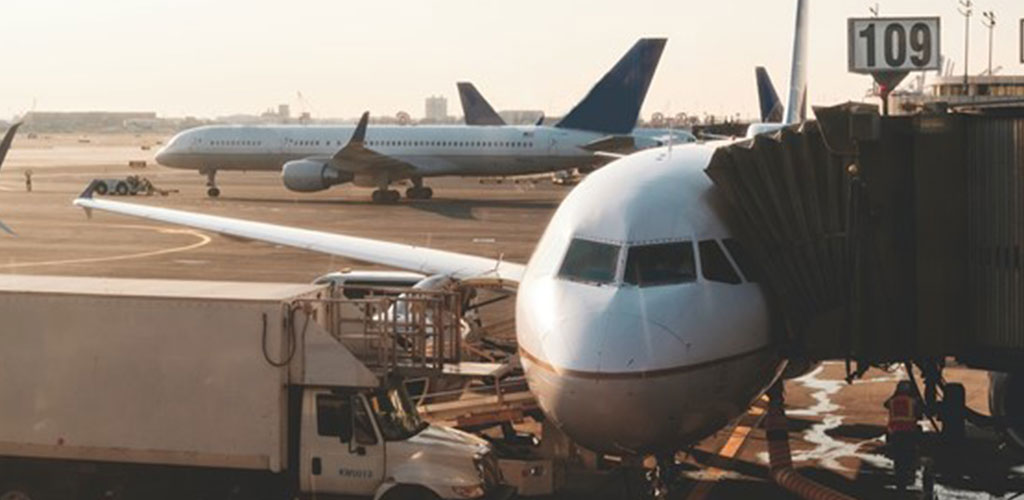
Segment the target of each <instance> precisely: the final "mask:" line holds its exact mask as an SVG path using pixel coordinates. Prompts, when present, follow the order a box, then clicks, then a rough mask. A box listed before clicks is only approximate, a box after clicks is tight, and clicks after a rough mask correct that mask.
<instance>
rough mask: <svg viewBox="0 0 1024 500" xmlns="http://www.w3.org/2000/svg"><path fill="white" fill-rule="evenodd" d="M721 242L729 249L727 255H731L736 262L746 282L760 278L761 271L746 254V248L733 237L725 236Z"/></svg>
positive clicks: (754, 281)
mask: <svg viewBox="0 0 1024 500" xmlns="http://www.w3.org/2000/svg"><path fill="white" fill-rule="evenodd" d="M722 244H724V245H725V249H726V250H728V251H729V255H731V256H732V260H733V261H734V262H736V265H737V266H740V272H742V273H743V277H744V278H746V279H747V281H748V282H751V283H756V282H758V281H760V280H761V272H760V270H759V269H758V268H757V265H756V264H754V261H753V260H752V259H751V258H750V255H749V254H747V250H746V249H745V248H743V245H740V242H739V241H737V240H736V239H733V238H726V239H724V240H722Z"/></svg>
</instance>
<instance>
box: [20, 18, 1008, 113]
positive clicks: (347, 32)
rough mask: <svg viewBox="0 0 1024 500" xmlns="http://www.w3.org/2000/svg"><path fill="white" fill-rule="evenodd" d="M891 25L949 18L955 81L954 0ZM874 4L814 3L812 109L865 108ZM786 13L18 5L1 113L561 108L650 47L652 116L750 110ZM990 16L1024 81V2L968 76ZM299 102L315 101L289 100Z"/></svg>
mask: <svg viewBox="0 0 1024 500" xmlns="http://www.w3.org/2000/svg"><path fill="white" fill-rule="evenodd" d="M879 3H880V7H881V11H882V15H883V16H896V15H940V16H941V17H942V35H943V36H942V51H943V53H944V54H945V55H946V56H948V57H952V58H953V59H955V60H956V61H957V72H960V71H962V68H963V66H962V60H963V30H964V25H963V18H962V17H961V16H960V15H959V14H958V13H957V4H956V0H888V1H880V2H879ZM873 4H874V2H868V1H851V0H812V2H811V13H810V22H811V26H812V29H811V33H810V72H809V76H810V78H809V81H810V98H811V101H812V102H814V103H822V102H835V101H840V100H846V99H857V98H860V97H862V96H863V95H864V91H865V90H866V89H867V88H868V87H869V86H870V80H869V78H868V77H865V76H860V75H851V74H848V73H847V72H846V18H847V17H850V16H858V17H864V16H867V15H868V7H869V6H870V5H873ZM794 6H795V1H793V0H719V1H711V2H700V3H698V2H695V1H687V0H665V1H660V0H659V1H644V0H640V1H623V0H588V1H585V2H584V1H578V2H569V1H552V0H511V1H509V0H506V1H495V0H408V1H394V0H370V1H338V0H323V1H321V0H290V1H264V0H247V1H242V0H237V1H236V0H202V1H200V0H173V1H170V0H168V1H164V0H132V1H124V0H116V1H115V0H10V1H9V2H5V5H4V9H3V15H2V16H0V47H2V50H3V59H2V60H3V61H4V71H3V76H2V77H0V117H9V116H10V115H13V114H15V113H20V112H23V111H26V110H29V109H31V108H32V105H33V102H35V103H36V104H35V106H36V109H38V110H154V111H157V112H158V113H160V114H161V115H164V116H184V115H192V116H200V117H212V116H217V115H223V114H229V113H240V112H244V113H258V112H260V111H263V110H264V109H266V108H268V107H271V106H273V105H276V104H277V103H289V104H291V105H292V108H293V111H295V112H298V111H302V110H304V109H305V110H308V111H311V112H312V113H313V115H314V116H317V117H328V116H334V117H352V116H356V115H358V114H359V113H361V112H362V111H364V110H370V111H371V113H373V114H375V115H382V114H387V115H393V114H394V113H395V112H397V111H399V110H405V111H408V112H410V113H411V114H412V115H413V116H421V115H422V114H423V99H424V97H426V96H427V95H431V94H441V95H445V96H447V97H448V99H449V113H451V114H460V112H459V109H458V97H457V94H456V92H455V81H456V80H460V79H468V80H472V81H474V82H475V83H476V84H477V86H478V87H479V88H480V89H481V91H482V92H483V93H484V95H485V96H487V97H488V99H489V100H490V101H491V102H492V104H493V105H494V106H495V108H497V109H513V108H515V109H538V108H540V109H543V110H545V111H546V112H547V113H548V114H549V115H556V114H561V113H564V112H565V111H567V110H568V109H569V108H570V107H571V106H572V105H573V104H575V102H576V101H577V100H578V99H579V98H580V97H581V96H582V95H583V94H584V93H585V92H586V91H587V90H588V89H589V88H590V86H591V85H592V84H593V83H594V82H595V81H596V80H597V78H598V77H599V76H600V75H601V74H603V73H604V72H605V71H606V70H607V69H608V68H609V67H610V66H611V65H612V64H613V63H614V62H615V61H616V60H617V59H618V58H619V57H620V56H621V55H622V53H623V52H625V51H626V49H627V48H629V46H630V45H632V43H633V42H634V41H635V40H636V39H637V38H639V37H641V36H666V37H668V38H669V42H668V46H667V48H666V50H665V53H664V56H663V57H662V60H661V65H660V67H659V69H658V73H657V75H656V76H655V79H654V83H653V85H652V86H651V91H650V93H649V94H648V97H647V103H646V105H645V107H644V111H643V115H644V116H648V115H649V114H650V113H652V112H653V111H658V110H663V111H669V112H672V113H676V112H680V111H685V112H688V113H691V114H693V113H698V114H699V113H705V112H709V113H715V114H723V113H735V112H741V113H744V114H745V115H753V114H755V113H756V96H755V92H754V78H753V67H754V66H755V65H758V64H761V65H765V66H767V67H768V70H769V71H770V72H771V74H772V76H773V78H774V80H775V83H776V85H777V86H778V87H779V89H780V94H783V92H782V89H783V88H784V86H785V81H786V79H787V76H788V73H789V59H790V51H791V47H792V29H793V12H794ZM983 10H994V11H995V12H996V14H997V16H998V22H999V24H998V25H997V27H996V32H995V40H996V42H995V65H1002V66H1003V67H1004V69H1003V73H1004V74H1024V65H1022V64H1021V63H1020V55H1019V50H1020V48H1019V46H1018V45H1019V38H1020V32H1019V30H1020V19H1021V18H1024V0H976V3H975V16H974V17H973V18H972V19H971V46H972V47H971V71H972V72H973V73H976V72H980V71H982V70H983V69H984V67H985V65H986V59H987V40H988V38H987V37H988V35H987V30H986V29H985V28H984V27H983V26H982V24H981V15H980V14H981V11H983ZM298 92H301V93H302V95H303V96H305V101H306V104H302V103H300V102H299V100H298V99H297V93H298Z"/></svg>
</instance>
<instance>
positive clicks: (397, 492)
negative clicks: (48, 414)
mask: <svg viewBox="0 0 1024 500" xmlns="http://www.w3.org/2000/svg"><path fill="white" fill-rule="evenodd" d="M0 500H4V499H0ZM381 500H441V498H440V497H438V496H437V495H435V494H434V492H433V491H430V490H428V489H426V488H424V487H422V486H410V485H407V484H400V485H398V486H395V487H394V488H391V489H390V490H388V492H387V493H385V494H384V496H383V497H381Z"/></svg>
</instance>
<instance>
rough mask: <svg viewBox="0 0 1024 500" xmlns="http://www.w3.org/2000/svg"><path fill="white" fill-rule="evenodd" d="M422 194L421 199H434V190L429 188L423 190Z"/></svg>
mask: <svg viewBox="0 0 1024 500" xmlns="http://www.w3.org/2000/svg"><path fill="white" fill-rule="evenodd" d="M420 193H421V196H420V198H421V199H424V200H429V199H431V198H433V197H434V190H433V189H430V188H428V187H425V188H423V191H421V192H420Z"/></svg>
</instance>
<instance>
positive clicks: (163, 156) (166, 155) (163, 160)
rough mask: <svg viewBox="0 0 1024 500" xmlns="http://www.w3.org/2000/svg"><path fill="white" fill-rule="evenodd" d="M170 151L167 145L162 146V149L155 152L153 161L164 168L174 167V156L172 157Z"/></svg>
mask: <svg viewBox="0 0 1024 500" xmlns="http://www.w3.org/2000/svg"><path fill="white" fill-rule="evenodd" d="M170 149H171V146H170V145H167V146H164V147H162V148H160V150H159V151H157V152H156V155H155V156H154V157H153V159H154V160H156V162H157V163H159V164H161V165H163V166H165V167H172V166H174V156H175V155H174V153H173V152H171V151H170Z"/></svg>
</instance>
